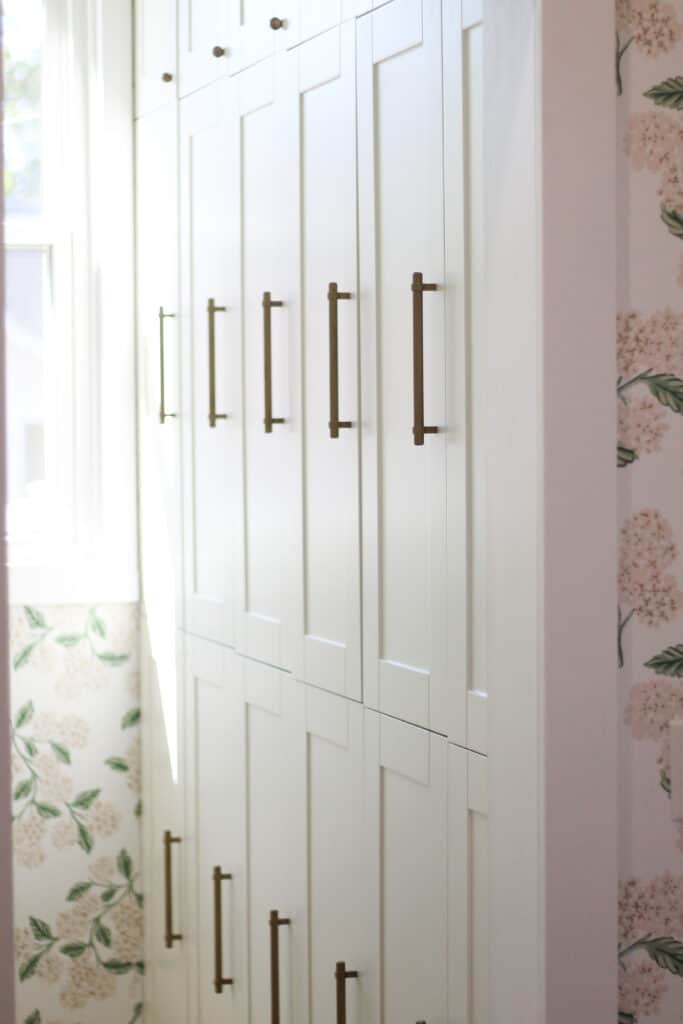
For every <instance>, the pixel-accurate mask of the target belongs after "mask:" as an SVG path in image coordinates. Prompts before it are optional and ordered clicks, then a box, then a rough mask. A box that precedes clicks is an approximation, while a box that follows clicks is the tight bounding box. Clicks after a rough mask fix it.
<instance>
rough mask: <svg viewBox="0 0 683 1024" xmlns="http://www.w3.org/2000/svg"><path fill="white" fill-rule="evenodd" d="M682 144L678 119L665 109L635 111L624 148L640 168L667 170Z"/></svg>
mask: <svg viewBox="0 0 683 1024" xmlns="http://www.w3.org/2000/svg"><path fill="white" fill-rule="evenodd" d="M679 144H680V130H679V125H678V122H677V121H676V120H675V119H674V118H673V117H672V116H671V114H669V113H666V112H665V111H663V110H651V111H647V112H645V113H639V114H631V116H630V118H629V127H628V132H627V134H626V140H625V143H624V148H625V149H626V152H627V154H628V155H629V156H630V158H631V163H632V164H633V166H634V168H635V169H636V170H637V171H642V170H645V169H647V170H648V171H654V172H655V173H660V172H661V173H664V172H665V170H666V169H667V167H668V165H669V164H670V163H671V161H672V153H674V152H675V150H676V148H677V146H678V145H679Z"/></svg>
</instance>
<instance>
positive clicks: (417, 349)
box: [412, 274, 439, 445]
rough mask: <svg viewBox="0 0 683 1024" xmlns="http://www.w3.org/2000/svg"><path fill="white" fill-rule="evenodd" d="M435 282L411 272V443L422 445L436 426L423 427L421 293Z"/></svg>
mask: <svg viewBox="0 0 683 1024" xmlns="http://www.w3.org/2000/svg"><path fill="white" fill-rule="evenodd" d="M437 287H438V286H437V285H435V284H424V282H423V280H422V274H413V284H412V292H413V444H416V445H423V444H424V443H425V434H438V432H439V428H438V427H425V388H424V327H423V308H422V293H423V292H435V291H436V289H437Z"/></svg>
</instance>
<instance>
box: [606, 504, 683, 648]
mask: <svg viewBox="0 0 683 1024" xmlns="http://www.w3.org/2000/svg"><path fill="white" fill-rule="evenodd" d="M677 558H678V548H677V546H676V543H675V541H674V537H673V530H672V529H671V524H670V523H669V521H668V520H667V519H666V518H665V517H664V516H663V515H662V513H661V512H659V511H658V510H657V509H653V508H646V509H643V510H642V511H641V512H635V513H634V514H633V515H632V516H630V517H629V518H628V519H627V521H626V522H625V524H624V525H623V527H622V529H621V545H620V558H619V621H618V651H619V664H620V665H623V664H624V652H623V633H624V630H625V628H626V626H627V625H628V623H629V622H630V621H631V619H632V618H633V617H634V616H635V617H636V618H637V619H638V621H639V622H641V623H642V624H643V625H645V626H659V625H662V624H663V623H665V622H671V621H672V620H673V619H674V618H675V616H676V613H677V612H678V611H679V610H680V608H681V606H682V605H683V594H682V593H681V591H680V589H679V586H678V582H677V580H676V577H675V576H674V575H673V574H672V573H671V572H669V571H668V570H669V569H670V567H671V565H672V564H673V562H675V561H676V559H677Z"/></svg>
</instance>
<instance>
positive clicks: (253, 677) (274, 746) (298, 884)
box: [240, 658, 309, 1024]
mask: <svg viewBox="0 0 683 1024" xmlns="http://www.w3.org/2000/svg"><path fill="white" fill-rule="evenodd" d="M240 660H241V662H242V673H243V680H244V705H243V708H244V711H243V716H242V722H243V735H244V748H243V749H244V750H245V752H246V753H245V760H244V763H245V766H246V786H245V798H246V822H247V836H246V839H247V850H248V851H249V872H248V890H247V908H248V909H247V930H248V950H249V995H250V1007H251V1016H250V1020H251V1021H252V1022H253V1024H268V1022H269V1021H270V1020H271V1002H272V1000H273V998H274V990H273V985H272V981H273V979H274V977H276V979H277V983H278V985H279V996H278V994H277V992H275V996H277V998H278V1002H279V1009H280V1021H281V1024H298V1022H300V1021H305V1020H308V1019H309V1017H308V981H307V974H306V947H307V936H308V930H307V918H306V769H305V754H306V746H305V736H304V728H303V723H304V687H303V686H302V685H301V684H300V683H296V682H294V681H293V680H291V678H289V677H288V676H286V675H284V674H283V673H281V672H278V671H276V670H274V669H272V668H269V667H268V666H266V665H261V664H259V663H258V662H253V661H249V660H247V659H246V658H243V659H240ZM273 912H276V913H275V915H274V914H273ZM273 916H274V920H273ZM277 922H281V923H277ZM273 941H276V943H277V947H278V949H277V954H275V953H274V950H273Z"/></svg>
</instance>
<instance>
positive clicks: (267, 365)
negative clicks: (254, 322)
mask: <svg viewBox="0 0 683 1024" xmlns="http://www.w3.org/2000/svg"><path fill="white" fill-rule="evenodd" d="M280 306H284V302H279V301H276V300H275V299H271V297H270V292H264V293H263V380H264V394H265V414H264V417H263V423H264V425H265V428H266V434H272V433H273V424H274V423H284V422H285V421H284V419H282V418H281V417H275V416H273V353H272V348H273V335H272V328H271V322H270V311H271V309H272V308H273V307H275V308H276V309H277V308H279V307H280Z"/></svg>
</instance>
